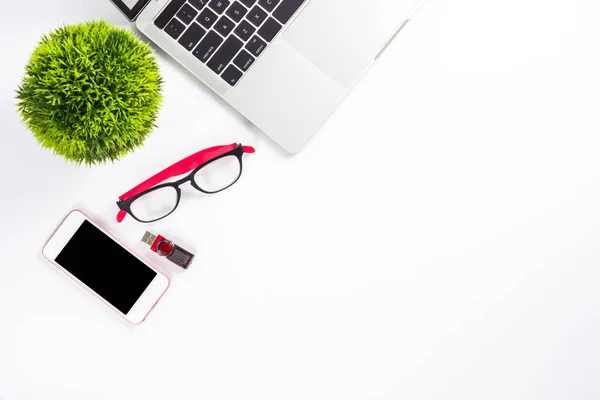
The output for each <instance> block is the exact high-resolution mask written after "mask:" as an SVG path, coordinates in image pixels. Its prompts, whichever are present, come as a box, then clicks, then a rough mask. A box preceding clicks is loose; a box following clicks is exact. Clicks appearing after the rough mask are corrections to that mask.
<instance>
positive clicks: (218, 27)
mask: <svg viewBox="0 0 600 400" xmlns="http://www.w3.org/2000/svg"><path fill="white" fill-rule="evenodd" d="M233 28H235V23H234V22H233V21H232V20H230V19H229V18H227V17H226V16H222V17H221V19H220V20H219V21H217V23H216V24H215V28H214V29H215V31H217V32H219V33H220V34H221V35H223V37H227V35H229V34H230V33H231V31H232V30H233Z"/></svg>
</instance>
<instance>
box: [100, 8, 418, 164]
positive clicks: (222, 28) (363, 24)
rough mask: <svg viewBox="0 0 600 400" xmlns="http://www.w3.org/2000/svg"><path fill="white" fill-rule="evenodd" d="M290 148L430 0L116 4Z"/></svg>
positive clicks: (305, 138)
mask: <svg viewBox="0 0 600 400" xmlns="http://www.w3.org/2000/svg"><path fill="white" fill-rule="evenodd" d="M111 1H113V3H115V5H116V6H117V7H118V8H119V9H120V10H121V11H122V12H123V13H124V14H125V15H126V16H127V17H128V18H129V19H130V20H131V21H134V20H135V21H136V25H137V27H138V29H139V30H140V31H141V32H142V33H143V34H144V35H146V36H147V37H148V38H150V40H152V41H153V42H154V43H156V44H157V45H158V46H160V47H161V48H162V49H163V50H164V51H165V52H167V53H168V54H169V55H171V56H172V57H173V58H174V59H175V60H177V61H178V62H179V63H181V64H182V65H183V66H184V67H185V68H187V69H188V70H189V71H190V72H191V73H192V74H194V75H195V76H196V77H197V78H198V79H200V80H201V81H202V82H204V84H206V85H207V86H208V87H210V88H211V89H212V90H213V91H215V92H216V93H217V94H218V95H219V96H221V97H222V98H223V99H224V100H225V101H227V102H228V103H229V104H231V106H232V107H234V108H235V109H236V110H238V111H239V112H240V113H241V114H242V115H244V116H245V117H246V118H248V119H249V120H250V121H251V122H252V123H253V124H255V125H256V126H257V127H258V128H259V129H260V130H262V131H263V132H265V133H266V134H267V135H268V136H270V137H271V138H273V140H275V141H276V142H277V143H279V145H281V147H283V148H284V149H285V150H287V151H288V152H290V153H297V152H299V151H300V150H302V149H303V148H304V147H305V146H306V144H307V143H308V142H309V141H310V139H311V138H312V137H313V136H314V135H315V134H316V133H317V131H318V130H319V128H320V127H321V126H322V125H323V124H324V123H325V121H326V120H327V119H328V118H329V116H331V114H332V113H333V112H334V110H335V109H336V108H337V107H338V105H339V104H340V103H341V102H342V101H343V99H344V98H345V97H346V95H348V93H349V92H350V90H351V89H352V87H353V86H354V85H355V84H356V82H357V81H358V79H359V78H360V77H361V76H362V74H363V73H364V71H365V70H366V69H367V68H368V67H369V66H370V65H371V64H372V63H373V62H374V61H375V60H376V59H377V58H378V57H379V55H380V54H381V53H382V52H383V50H384V49H385V48H386V47H387V45H388V44H389V43H390V42H391V40H393V38H395V37H396V35H397V34H398V32H400V30H401V29H402V28H403V27H404V26H405V25H406V23H407V22H408V21H409V20H410V18H411V16H412V15H413V14H414V12H416V10H417V9H418V8H419V7H420V6H421V5H422V3H423V2H424V0H111Z"/></svg>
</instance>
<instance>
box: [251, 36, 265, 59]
mask: <svg viewBox="0 0 600 400" xmlns="http://www.w3.org/2000/svg"><path fill="white" fill-rule="evenodd" d="M265 47H267V44H266V43H265V42H263V41H262V39H261V38H259V37H258V36H254V37H253V38H252V40H250V41H249V42H248V44H247V45H246V49H248V51H249V52H250V53H252V54H253V55H254V56H256V57H258V56H260V55H261V54H262V52H263V50H264V49H265Z"/></svg>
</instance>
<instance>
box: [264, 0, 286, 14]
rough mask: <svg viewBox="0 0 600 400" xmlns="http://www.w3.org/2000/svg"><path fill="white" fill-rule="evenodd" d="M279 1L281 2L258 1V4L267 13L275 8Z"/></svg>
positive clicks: (273, 0)
mask: <svg viewBox="0 0 600 400" xmlns="http://www.w3.org/2000/svg"><path fill="white" fill-rule="evenodd" d="M280 1H281V0H259V1H258V4H260V5H261V6H262V8H264V9H265V10H267V11H268V12H271V11H273V10H274V9H275V7H277V4H279V2H280Z"/></svg>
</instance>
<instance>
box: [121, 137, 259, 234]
mask: <svg viewBox="0 0 600 400" xmlns="http://www.w3.org/2000/svg"><path fill="white" fill-rule="evenodd" d="M254 152H255V150H254V148H252V147H250V146H242V145H241V144H236V143H234V144H231V145H227V146H215V147H210V148H208V149H204V150H202V151H199V152H198V153H196V154H192V155H191V156H189V157H187V158H184V159H183V160H181V161H179V162H177V163H175V164H173V165H171V166H170V167H169V168H166V169H164V170H162V171H161V172H159V173H158V174H156V175H154V176H153V177H151V178H149V179H148V180H146V181H144V182H142V183H140V184H139V185H138V186H136V187H135V188H133V189H131V190H130V191H129V192H127V193H125V194H123V195H122V196H120V197H119V201H118V202H117V206H118V207H119V209H120V211H119V213H118V214H117V222H122V221H123V219H125V217H126V216H127V214H129V215H131V216H132V217H133V218H135V219H136V220H137V221H139V222H142V223H150V222H155V221H158V220H160V219H163V218H165V217H168V216H169V215H171V214H172V213H173V211H175V209H176V208H177V206H178V205H179V201H180V199H181V189H180V188H179V187H180V186H181V185H182V184H184V183H186V182H190V184H191V185H192V187H193V188H194V189H196V190H199V191H201V192H202V193H206V194H214V193H218V192H221V191H223V190H225V189H227V188H228V187H230V186H232V185H233V184H234V183H236V182H237V181H238V179H240V176H241V175H242V156H243V155H244V153H254ZM190 171H192V172H190ZM187 172H190V173H189V174H188V175H187V176H186V177H185V178H183V179H180V180H178V181H176V182H169V183H163V184H160V183H161V182H163V181H165V180H166V179H169V178H172V177H174V176H179V175H183V174H185V173H187ZM159 184H160V185H159ZM157 185H158V186H157Z"/></svg>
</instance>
